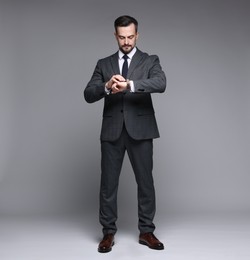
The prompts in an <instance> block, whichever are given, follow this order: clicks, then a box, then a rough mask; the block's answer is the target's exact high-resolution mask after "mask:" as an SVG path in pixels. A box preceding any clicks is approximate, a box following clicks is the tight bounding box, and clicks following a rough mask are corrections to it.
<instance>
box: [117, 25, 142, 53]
mask: <svg viewBox="0 0 250 260" xmlns="http://www.w3.org/2000/svg"><path fill="white" fill-rule="evenodd" d="M115 37H116V40H117V43H118V46H119V49H120V50H121V51H122V52H123V53H124V54H128V53H130V52H131V51H132V49H133V48H134V47H135V45H136V40H137V39H138V33H137V32H136V30H135V25H134V24H133V23H132V24H130V25H128V26H126V27H123V26H122V27H117V31H116V32H115Z"/></svg>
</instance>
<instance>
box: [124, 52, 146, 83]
mask: <svg viewBox="0 0 250 260" xmlns="http://www.w3.org/2000/svg"><path fill="white" fill-rule="evenodd" d="M142 58H143V52H141V51H140V50H139V49H137V51H136V53H135V54H134V56H133V58H132V60H131V63H130V65H129V68H128V76H127V78H128V79H130V77H131V75H132V73H133V71H134V69H135V68H136V67H137V66H138V64H139V63H140V62H141V60H142Z"/></svg>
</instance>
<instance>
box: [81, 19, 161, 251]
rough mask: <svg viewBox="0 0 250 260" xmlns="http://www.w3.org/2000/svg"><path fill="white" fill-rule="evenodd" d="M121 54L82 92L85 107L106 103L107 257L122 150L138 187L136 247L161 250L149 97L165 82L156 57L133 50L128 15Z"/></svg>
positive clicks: (103, 211) (118, 28)
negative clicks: (155, 232)
mask: <svg viewBox="0 0 250 260" xmlns="http://www.w3.org/2000/svg"><path fill="white" fill-rule="evenodd" d="M114 26H115V38H116V40H117V43H118V46H119V51H118V52H116V53H115V54H113V55H111V56H109V57H106V58H104V59H101V60H99V61H98V62H97V65H96V68H95V70H94V73H93V75H92V78H91V80H90V81H89V83H88V85H87V87H86V88H85V90H84V97H85V99H86V101H87V102H88V103H93V102H95V101H98V100H100V99H102V98H104V109H103V121H102V129H101V153H102V158H101V188H100V212H99V217H100V223H101V225H102V226H103V235H104V236H103V239H102V241H101V242H100V244H99V247H98V251H99V252H101V253H106V252H110V251H111V249H112V246H113V245H114V235H115V233H116V231H117V227H116V220H117V189H118V181H119V175H120V171H121V167H122V162H123V158H124V154H125V151H127V153H128V156H129V159H130V162H131V165H132V167H133V171H134V174H135V177H136V182H137V187H138V216H139V224H138V228H139V231H140V235H139V243H140V244H143V245H147V246H148V247H149V248H151V249H157V250H160V249H164V245H163V244H162V243H161V242H160V241H159V240H158V239H157V238H156V237H155V236H154V234H153V232H154V230H155V225H154V224H153V218H154V215H155V190H154V183H153V176H152V169H153V158H152V157H153V141H152V139H153V138H157V137H159V132H158V128H157V124H156V119H155V115H154V109H153V105H152V100H151V93H162V92H164V91H165V88H166V77H165V74H164V72H163V71H162V69H161V66H160V63H159V58H158V57H157V56H156V55H152V56H149V55H148V54H147V53H143V52H141V51H140V50H139V49H138V48H137V47H136V41H137V39H138V35H139V34H138V31H137V29H138V22H137V20H136V19H134V18H133V17H130V16H121V17H118V18H117V19H116V20H115V23H114Z"/></svg>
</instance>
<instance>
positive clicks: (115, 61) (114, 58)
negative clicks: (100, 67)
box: [111, 52, 120, 75]
mask: <svg viewBox="0 0 250 260" xmlns="http://www.w3.org/2000/svg"><path fill="white" fill-rule="evenodd" d="M111 66H112V69H113V71H114V75H116V74H120V69H119V63H118V52H116V53H115V54H114V55H112V56H111Z"/></svg>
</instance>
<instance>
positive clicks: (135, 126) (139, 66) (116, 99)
mask: <svg viewBox="0 0 250 260" xmlns="http://www.w3.org/2000/svg"><path fill="white" fill-rule="evenodd" d="M115 74H120V71H119V65H118V52H116V53H115V54H113V55H111V56H109V57H106V58H104V59H100V60H99V61H98V62H97V65H96V67H95V70H94V73H93V75H92V77H91V79H90V81H89V83H88V84H87V86H86V88H85V90H84V97H85V100H86V101H87V102H88V103H93V102H95V101H98V100H100V99H102V98H104V109H103V120H102V129H101V140H102V141H115V140H117V139H118V138H119V136H120V134H121V131H122V128H123V124H125V127H126V129H127V132H128V134H129V135H130V136H131V137H132V138H133V139H136V140H143V139H153V138H157V137H159V131H158V127H157V123H156V118H155V112H154V108H153V104H152V99H151V93H162V92H164V91H165V88H166V77H165V74H164V72H163V71H162V68H161V65H160V61H159V58H158V56H156V55H148V54H147V53H144V52H141V51H140V50H138V49H137V51H136V53H135V54H134V56H133V58H132V60H131V63H130V66H129V70H128V75H127V78H128V79H129V80H133V82H134V87H135V92H134V93H132V92H129V91H125V92H122V93H117V94H107V93H106V91H105V83H106V82H107V81H109V80H110V78H111V77H112V76H113V75H115Z"/></svg>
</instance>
